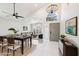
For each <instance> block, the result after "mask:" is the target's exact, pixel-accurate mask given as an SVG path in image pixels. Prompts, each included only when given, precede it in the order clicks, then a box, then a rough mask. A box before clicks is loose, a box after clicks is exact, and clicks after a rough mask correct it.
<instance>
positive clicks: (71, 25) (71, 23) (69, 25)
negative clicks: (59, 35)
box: [65, 17, 77, 36]
mask: <svg viewBox="0 0 79 59" xmlns="http://www.w3.org/2000/svg"><path fill="white" fill-rule="evenodd" d="M65 31H66V33H67V34H71V35H74V36H77V17H73V18H71V19H69V20H67V21H66V22H65Z"/></svg>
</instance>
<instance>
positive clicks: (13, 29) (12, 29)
mask: <svg viewBox="0 0 79 59" xmlns="http://www.w3.org/2000/svg"><path fill="white" fill-rule="evenodd" d="M8 30H10V31H13V32H14V33H15V34H16V33H17V32H18V31H17V30H16V29H15V28H9V29H8Z"/></svg>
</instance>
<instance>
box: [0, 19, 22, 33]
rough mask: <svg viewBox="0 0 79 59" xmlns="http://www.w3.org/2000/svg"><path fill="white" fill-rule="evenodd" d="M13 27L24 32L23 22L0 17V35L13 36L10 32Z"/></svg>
mask: <svg viewBox="0 0 79 59" xmlns="http://www.w3.org/2000/svg"><path fill="white" fill-rule="evenodd" d="M11 27H13V28H15V29H16V30H19V32H22V20H15V19H7V18H6V19H5V18H1V17H0V35H6V34H11V31H8V29H9V28H11Z"/></svg>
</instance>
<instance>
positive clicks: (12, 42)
mask: <svg viewBox="0 0 79 59" xmlns="http://www.w3.org/2000/svg"><path fill="white" fill-rule="evenodd" d="M7 43H8V45H10V44H15V39H13V38H7Z"/></svg>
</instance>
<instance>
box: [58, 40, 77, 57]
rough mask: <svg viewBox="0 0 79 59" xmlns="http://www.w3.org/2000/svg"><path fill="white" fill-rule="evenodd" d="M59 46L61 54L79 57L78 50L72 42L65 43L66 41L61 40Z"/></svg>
mask: <svg viewBox="0 0 79 59" xmlns="http://www.w3.org/2000/svg"><path fill="white" fill-rule="evenodd" d="M60 42H61V44H60ZM62 45H63V46H62ZM59 46H60V47H59V51H61V52H60V53H61V54H62V55H63V56H77V55H78V48H77V47H76V46H74V45H73V44H72V43H70V42H65V41H64V40H63V41H62V40H60V41H59Z"/></svg>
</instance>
